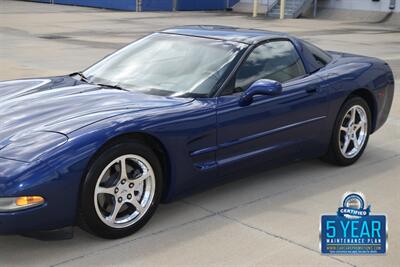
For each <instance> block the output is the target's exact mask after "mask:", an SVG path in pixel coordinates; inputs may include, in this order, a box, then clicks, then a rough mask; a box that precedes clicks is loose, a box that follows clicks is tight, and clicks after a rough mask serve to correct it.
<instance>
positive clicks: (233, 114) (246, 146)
mask: <svg viewBox="0 0 400 267" xmlns="http://www.w3.org/2000/svg"><path fill="white" fill-rule="evenodd" d="M320 82H321V79H320V78H319V77H318V76H317V75H310V76H307V77H305V78H302V79H298V80H295V81H291V82H287V83H285V84H283V90H284V91H283V93H282V95H280V96H275V97H272V96H256V97H255V98H254V102H253V103H252V104H251V105H249V106H245V107H241V106H239V104H238V102H239V98H240V94H235V95H230V96H221V97H219V99H218V104H217V122H218V134H217V142H218V150H217V163H218V165H219V167H220V175H227V174H230V173H231V172H236V171H237V170H239V169H241V168H244V167H246V166H250V165H252V164H257V163H260V162H264V161H269V160H275V159H277V158H285V157H286V158H288V159H289V158H296V157H301V156H302V154H307V153H309V154H312V153H318V143H319V142H320V140H319V133H320V131H321V129H322V128H323V127H324V122H325V118H326V116H327V112H328V107H327V98H326V95H327V94H326V93H327V91H325V90H324V89H323V88H320V87H319V86H320Z"/></svg>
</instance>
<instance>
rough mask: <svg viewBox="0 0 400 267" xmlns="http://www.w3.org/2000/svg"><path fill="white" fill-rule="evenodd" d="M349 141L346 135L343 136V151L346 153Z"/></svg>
mask: <svg viewBox="0 0 400 267" xmlns="http://www.w3.org/2000/svg"><path fill="white" fill-rule="evenodd" d="M350 141H351V140H350V139H349V138H348V137H347V136H346V137H345V140H344V144H343V147H342V151H343V153H347V148H348V147H349V145H350Z"/></svg>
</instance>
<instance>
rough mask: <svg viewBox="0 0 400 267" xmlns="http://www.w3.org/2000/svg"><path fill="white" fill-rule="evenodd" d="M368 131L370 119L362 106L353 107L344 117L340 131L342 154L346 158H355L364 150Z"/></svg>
mask: <svg viewBox="0 0 400 267" xmlns="http://www.w3.org/2000/svg"><path fill="white" fill-rule="evenodd" d="M367 131H368V117H367V113H366V111H365V109H364V108H363V107H362V106H360V105H355V106H352V107H351V108H350V109H349V110H348V111H347V113H346V115H345V116H344V117H343V120H342V123H341V125H340V130H339V138H338V140H339V147H340V152H341V153H342V155H343V156H344V157H345V158H348V159H349V158H354V157H355V156H357V155H358V153H359V152H360V151H361V150H362V148H363V146H364V143H365V140H366V138H367V135H368V133H367Z"/></svg>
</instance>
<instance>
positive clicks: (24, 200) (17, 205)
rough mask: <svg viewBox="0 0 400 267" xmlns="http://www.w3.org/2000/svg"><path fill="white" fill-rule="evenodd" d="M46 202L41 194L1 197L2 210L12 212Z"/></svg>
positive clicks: (0, 207) (0, 208)
mask: <svg viewBox="0 0 400 267" xmlns="http://www.w3.org/2000/svg"><path fill="white" fill-rule="evenodd" d="M43 203H44V198H43V197H41V196H22V197H4V198H0V212H7V211H8V212H10V211H17V210H23V209H28V208H33V207H36V206H39V205H42V204H43Z"/></svg>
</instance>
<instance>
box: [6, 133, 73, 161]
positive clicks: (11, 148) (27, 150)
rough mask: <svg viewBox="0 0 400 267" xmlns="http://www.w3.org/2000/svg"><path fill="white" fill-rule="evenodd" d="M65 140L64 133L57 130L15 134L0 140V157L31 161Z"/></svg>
mask: <svg viewBox="0 0 400 267" xmlns="http://www.w3.org/2000/svg"><path fill="white" fill-rule="evenodd" d="M67 141H68V138H67V136H66V135H63V134H61V133H57V132H33V133H29V134H22V135H18V134H17V135H15V136H13V137H11V138H10V139H7V140H3V141H2V142H0V157H3V158H8V159H14V160H21V161H26V162H32V161H34V160H36V159H38V158H39V157H40V156H42V155H44V154H45V153H47V152H50V151H51V150H53V149H55V148H56V147H59V146H61V145H63V144H64V143H66V142H67ZM2 144H3V145H2Z"/></svg>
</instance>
